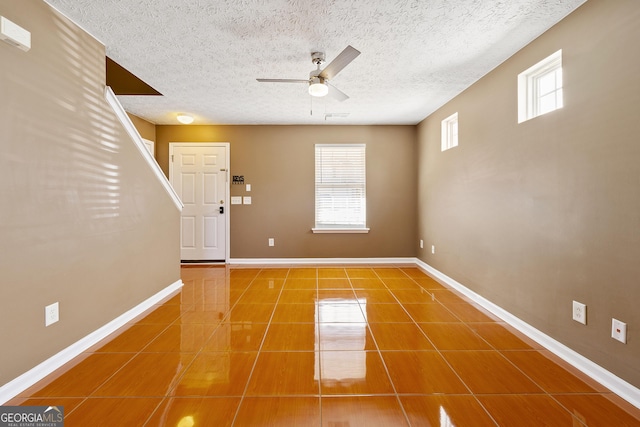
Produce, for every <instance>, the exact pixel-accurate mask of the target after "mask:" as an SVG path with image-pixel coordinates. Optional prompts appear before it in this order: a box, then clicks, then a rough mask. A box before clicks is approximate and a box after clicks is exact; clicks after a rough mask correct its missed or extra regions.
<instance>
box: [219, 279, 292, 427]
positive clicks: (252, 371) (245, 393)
mask: <svg viewBox="0 0 640 427" xmlns="http://www.w3.org/2000/svg"><path fill="white" fill-rule="evenodd" d="M264 270H265V269H264V268H263V269H260V272H262V271H264ZM290 271H291V269H287V274H286V275H285V278H284V282H283V283H282V287H281V288H280V292H279V293H278V298H276V303H275V304H274V306H273V310H272V311H271V316H270V317H269V321H268V322H267V327H266V329H265V331H264V335H263V336H262V340H261V341H260V345H259V346H258V351H257V353H256V360H254V361H253V366H251V371H250V372H249V375H248V376H247V384H246V385H245V386H244V390H243V391H242V396H241V397H240V401H239V402H238V407H237V408H236V413H235V414H234V416H233V419H232V420H231V424H230V427H233V426H234V425H235V423H236V420H237V419H238V414H239V413H240V409H241V408H242V403H243V402H244V399H245V398H246V397H247V390H249V384H250V383H251V378H252V377H253V373H254V371H255V369H256V365H257V364H258V360H259V359H260V354H261V353H262V346H263V345H264V342H265V340H266V339H267V334H268V333H269V329H270V327H271V321H272V320H273V315H274V314H275V312H276V308H277V306H278V301H279V300H280V297H281V296H282V291H283V290H284V284H285V283H286V281H287V277H288V276H289V272H290ZM260 272H259V273H258V274H257V275H256V277H254V279H253V280H252V281H251V283H253V281H255V279H256V278H257V277H258V276H259V274H260ZM249 286H251V285H249ZM248 288H249V287H247V289H248Z"/></svg>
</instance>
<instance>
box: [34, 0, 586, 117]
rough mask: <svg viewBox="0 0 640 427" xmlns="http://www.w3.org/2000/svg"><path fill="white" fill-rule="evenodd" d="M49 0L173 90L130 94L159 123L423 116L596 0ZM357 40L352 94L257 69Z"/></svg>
mask: <svg viewBox="0 0 640 427" xmlns="http://www.w3.org/2000/svg"><path fill="white" fill-rule="evenodd" d="M46 1H47V2H48V3H49V4H51V5H52V6H54V7H55V8H56V9H58V10H59V11H61V12H62V13H64V14H65V15H66V16H68V17H69V18H71V19H72V20H73V21H75V22H76V23H78V24H79V25H80V26H82V27H83V28H84V29H86V30H87V31H89V32H90V33H91V34H92V35H93V36H95V37H96V38H97V39H98V40H100V41H101V42H103V43H104V44H105V46H106V49H107V55H108V56H109V57H111V58H112V59H113V60H115V61H116V62H118V63H119V64H120V65H122V66H124V67H125V68H127V69H128V70H129V71H131V72H132V73H133V74H135V75H136V76H138V77H139V78H141V79H142V80H144V81H145V82H146V83H148V84H149V85H151V86H152V87H154V88H155V89H157V90H158V91H159V92H161V93H162V94H163V95H164V96H162V97H160V96H120V97H119V99H120V101H121V102H122V104H123V105H124V107H125V108H126V109H127V111H129V112H131V113H133V114H136V115H138V116H140V117H143V118H145V119H147V120H150V121H152V122H154V123H157V124H177V122H176V119H175V116H176V113H178V112H186V113H190V114H192V115H193V116H194V117H195V118H196V121H195V124H322V123H327V124H416V123H418V122H420V121H421V120H422V119H424V118H425V117H426V116H428V115H429V114H430V113H432V112H433V111H434V110H436V109H437V108H438V107H440V106H442V105H443V104H444V103H446V102H447V101H449V100H450V99H451V98H453V97H454V96H456V95H457V94H458V93H460V92H461V91H463V90H464V89H465V88H467V87H468V86H470V85H471V84H472V83H474V82H475V81H476V80H478V79H479V78H480V77H482V76H483V75H485V74H486V73H488V72H489V71H491V70H492V69H493V68H495V67H496V66H497V65H499V64H500V63H502V62H503V61H504V60H506V59H507V58H509V57H510V56H511V55H513V54H514V53H515V52H517V51H518V50H519V49H521V48H522V47H524V46H525V45H526V44H528V43H529V42H530V41H531V40H533V39H534V38H536V37H537V36H539V35H540V34H542V33H543V32H544V31H545V30H547V29H548V28H550V27H551V26H553V25H554V24H555V23H557V22H558V21H559V20H561V19H562V18H563V17H565V16H566V15H568V14H569V13H570V12H572V11H573V10H574V9H575V8H576V7H578V6H579V5H581V4H582V3H584V1H585V0H455V1H453V0H99V1H96V0H46ZM347 45H352V46H353V47H355V48H356V49H358V50H359V51H361V52H362V54H361V55H360V56H359V57H357V58H356V59H355V60H354V61H353V62H352V63H351V64H349V66H347V67H346V68H345V69H344V70H343V71H342V72H340V74H338V75H337V76H336V77H335V78H334V79H333V80H332V84H334V85H335V86H336V87H338V88H339V89H340V90H342V91H343V92H345V93H346V94H347V95H349V96H350V97H351V98H350V99H348V100H347V101H344V102H338V101H335V100H333V99H331V98H329V97H324V98H313V100H312V99H311V96H309V95H308V93H307V88H306V85H305V84H300V83H298V84H284V83H259V82H257V81H256V78H258V77H260V78H291V79H306V78H308V76H309V72H310V71H311V70H313V69H314V68H315V66H314V65H313V64H312V63H311V52H313V51H322V52H325V53H326V58H327V63H329V62H330V61H331V60H332V59H333V58H334V57H335V56H336V55H338V54H339V53H340V52H341V51H342V50H343V49H344V48H345V47H346V46H347ZM325 65H326V64H325ZM514 82H515V80H514ZM311 112H313V114H311ZM328 113H348V116H347V117H342V116H343V115H344V114H339V115H337V117H333V118H331V117H330V118H326V117H325V115H326V114H328Z"/></svg>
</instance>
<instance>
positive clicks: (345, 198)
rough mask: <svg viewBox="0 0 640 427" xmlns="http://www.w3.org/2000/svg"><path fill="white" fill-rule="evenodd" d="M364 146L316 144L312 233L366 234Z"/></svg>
mask: <svg viewBox="0 0 640 427" xmlns="http://www.w3.org/2000/svg"><path fill="white" fill-rule="evenodd" d="M365 163H366V161H365V144H316V225H315V228H314V229H313V231H314V232H315V233H329V232H330V233H363V232H364V233H366V232H367V231H368V230H369V229H368V228H366V227H367V223H366V220H367V197H366V168H365Z"/></svg>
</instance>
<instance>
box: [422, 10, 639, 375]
mask: <svg viewBox="0 0 640 427" xmlns="http://www.w3.org/2000/svg"><path fill="white" fill-rule="evenodd" d="M638 40H640V2H638V1H637V0H616V1H609V0H590V1H588V2H587V3H586V4H585V5H583V6H582V7H581V8H579V9H578V10H577V11H576V12H575V13H573V14H571V15H570V16H568V17H567V18H566V19H565V20H564V21H562V22H560V23H559V24H558V25H557V26H555V27H554V28H552V29H551V30H550V31H548V32H547V33H545V34H544V35H542V36H541V37H540V38H539V39H537V40H535V41H534V42H532V43H531V44H530V45H529V46H527V47H526V48H524V49H523V50H522V51H520V52H519V53H517V54H516V55H514V56H513V57H512V58H511V59H509V60H508V61H506V62H505V63H504V64H502V65H501V66H500V67H498V68H497V69H496V70H494V71H493V72H491V73H490V74H488V75H487V76H485V77H484V78H483V79H481V80H480V81H479V82H477V83H476V84H474V85H473V86H472V87H471V88H469V89H468V90H466V91H465V92H463V93H462V94H461V95H460V96H458V97H456V98H455V99H453V100H452V101H451V102H449V103H448V104H447V105H445V106H444V107H443V108H441V109H440V110H438V111H437V112H436V113H434V114H433V115H432V116H430V117H428V118H427V119H426V120H424V121H423V122H422V123H421V124H420V125H419V127H418V138H419V159H420V167H419V169H420V178H419V235H420V236H421V238H424V239H425V243H426V244H425V249H424V250H420V251H419V252H420V255H419V257H420V259H422V260H424V261H425V262H427V263H428V264H430V265H432V266H434V267H435V268H437V269H438V270H440V271H442V272H444V273H445V274H447V275H449V276H451V277H453V278H454V279H456V280H458V281H459V282H461V283H463V284H464V285H466V286H468V287H469V288H471V289H472V290H474V291H476V292H478V293H480V294H481V295H482V296H484V297H485V298H487V299H489V300H491V301H493V302H495V303H496V304H498V305H500V306H502V307H503V308H505V309H506V310H508V311H510V312H511V313H513V314H514V315H516V316H517V317H519V318H521V319H522V320H524V321H526V322H528V323H530V324H531V325H533V326H535V327H536V328H538V329H540V330H542V331H543V332H545V333H546V334H548V335H550V336H552V337H554V338H555V339H557V340H559V341H561V342H562V343H564V344H566V345H567V346H569V347H570V348H572V349H574V350H576V351H578V352H579V353H581V354H583V355H584V356H586V357H588V358H589V359H591V360H593V361H594V362H596V363H598V364H599V365H601V366H603V367H605V368H606V369H608V370H609V371H611V372H613V373H615V374H617V375H618V376H620V377H622V378H623V379H625V380H627V381H628V382H630V383H632V384H634V385H635V386H640V363H639V361H640V359H639V356H640V336H639V335H638V330H639V329H640V310H639V309H638V302H639V301H640V281H639V280H638V278H639V277H640V262H638V260H639V259H640V214H639V212H640V191H639V189H640V180H639V178H638V177H639V174H638V171H639V168H638V164H640V144H639V143H638V137H639V135H640V120H638V117H637V116H638V111H639V110H638V106H639V105H640V79H639V78H638V76H640V55H638V50H637V41H638ZM558 49H562V50H563V71H564V101H565V106H564V108H562V109H561V110H558V111H555V112H552V113H550V114H547V115H544V116H541V117H538V118H535V119H533V120H530V121H527V122H525V123H522V124H518V123H517V110H516V106H517V94H516V78H517V75H518V74H519V73H520V72H522V71H524V70H526V69H527V68H528V67H529V66H531V65H533V64H534V63H536V62H538V61H540V60H541V59H543V58H545V57H547V56H548V55H550V54H552V53H553V52H555V51H557V50H558ZM456 111H457V112H458V115H459V134H460V146H459V147H457V148H454V149H452V150H449V151H446V152H444V153H442V152H440V122H441V120H442V119H444V118H446V117H448V116H449V115H450V114H452V113H454V112H456ZM432 244H433V245H435V246H436V253H435V254H434V255H432V254H431V253H430V248H431V245H432ZM574 299H575V300H578V301H580V302H582V303H585V304H587V307H588V325H587V326H583V325H581V324H578V323H576V322H574V321H572V320H571V302H572V300H574ZM612 317H616V318H618V319H620V320H622V321H624V322H627V324H628V328H629V338H628V344H626V345H624V344H622V343H619V342H617V341H614V340H613V339H611V338H610V334H611V318H612Z"/></svg>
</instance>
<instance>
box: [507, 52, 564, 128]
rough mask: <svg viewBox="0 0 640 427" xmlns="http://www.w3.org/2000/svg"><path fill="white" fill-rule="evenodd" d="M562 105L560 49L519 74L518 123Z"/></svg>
mask: <svg viewBox="0 0 640 427" xmlns="http://www.w3.org/2000/svg"><path fill="white" fill-rule="evenodd" d="M562 105H563V101H562V50H559V51H557V52H556V53H554V54H553V55H551V56H549V57H547V58H545V59H543V60H542V61H540V62H538V63H537V64H536V65H534V66H533V67H531V68H529V69H528V70H526V71H524V72H522V73H520V74H518V123H522V122H524V121H526V120H529V119H533V118H534V117H538V116H540V115H542V114H546V113H549V112H551V111H554V110H557V109H558V108H562Z"/></svg>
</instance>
